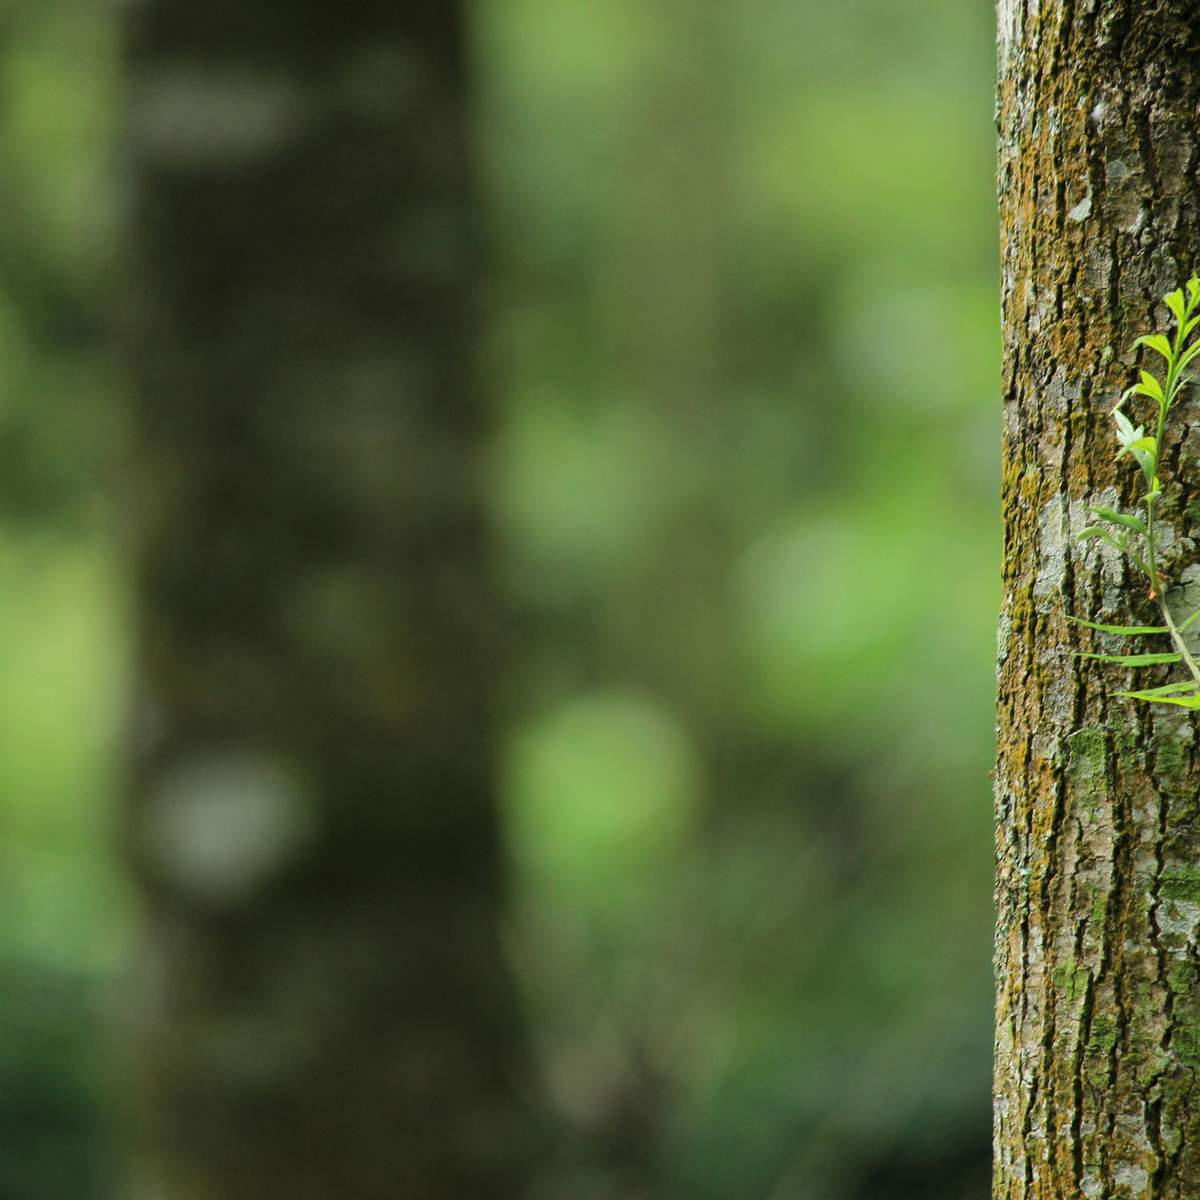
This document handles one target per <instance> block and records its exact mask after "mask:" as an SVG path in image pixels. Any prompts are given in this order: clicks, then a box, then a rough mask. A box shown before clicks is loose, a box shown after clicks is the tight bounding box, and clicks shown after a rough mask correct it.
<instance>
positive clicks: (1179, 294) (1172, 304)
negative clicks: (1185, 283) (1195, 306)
mask: <svg viewBox="0 0 1200 1200" xmlns="http://www.w3.org/2000/svg"><path fill="white" fill-rule="evenodd" d="M1163 303H1164V304H1165V305H1166V306H1167V307H1168V308H1169V309H1170V310H1171V312H1173V313H1174V314H1175V320H1177V321H1178V322H1179V323H1180V324H1181V325H1182V324H1183V322H1184V320H1185V319H1186V318H1185V316H1184V313H1185V311H1186V308H1185V305H1184V300H1183V289H1182V288H1179V289H1178V290H1177V291H1174V292H1171V293H1170V294H1169V295H1166V296H1164V297H1163Z"/></svg>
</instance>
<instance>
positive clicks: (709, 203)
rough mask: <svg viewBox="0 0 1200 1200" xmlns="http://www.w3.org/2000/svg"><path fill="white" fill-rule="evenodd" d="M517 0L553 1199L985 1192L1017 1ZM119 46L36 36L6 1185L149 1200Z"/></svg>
mask: <svg viewBox="0 0 1200 1200" xmlns="http://www.w3.org/2000/svg"><path fill="white" fill-rule="evenodd" d="M475 16H476V32H477V51H478V55H477V57H478V64H479V87H478V91H479V130H478V137H479V144H480V147H481V150H482V154H483V158H484V162H485V166H486V169H485V172H484V177H485V183H486V198H487V212H486V215H487V220H488V232H489V237H490V243H491V246H492V249H493V260H492V261H493V269H492V272H491V277H490V280H489V288H488V309H489V330H490V332H489V338H488V344H487V346H486V347H485V364H484V365H485V378H486V380H487V381H488V384H489V386H490V387H491V388H492V390H493V393H494V397H495V402H496V405H497V409H498V414H499V421H498V428H497V439H498V441H497V447H496V455H495V487H494V495H495V513H496V521H497V526H498V529H499V530H500V534H501V540H502V547H501V549H502V554H501V556H500V560H501V566H502V570H503V571H504V575H505V580H506V583H507V587H508V590H509V594H510V596H511V599H512V603H513V611H514V614H515V616H516V621H515V623H514V627H513V640H512V652H511V655H510V662H509V692H510V703H509V713H510V717H511V729H510V736H509V739H508V743H507V750H506V755H505V761H504V777H503V787H504V795H505V802H506V805H507V810H508V815H509V840H510V845H511V852H512V859H513V864H514V873H515V887H514V893H515V904H514V915H513V921H512V929H511V944H512V947H513V956H514V960H515V961H516V963H517V965H518V967H519V970H520V972H521V976H522V979H523V981H524V986H525V990H526V994H527V999H528V1011H529V1015H530V1023H531V1026H532V1029H533V1034H534V1037H535V1041H536V1044H537V1049H538V1053H539V1059H540V1062H541V1065H542V1067H543V1070H544V1075H545V1079H546V1083H547V1089H548V1092H549V1095H550V1097H551V1099H552V1101H553V1103H554V1105H555V1107H556V1109H557V1111H558V1114H559V1118H560V1120H561V1122H562V1123H563V1126H564V1128H565V1129H566V1130H567V1131H568V1136H567V1137H566V1138H565V1139H564V1144H563V1148H562V1151H561V1153H560V1154H559V1156H558V1158H557V1159H556V1160H555V1161H554V1162H553V1163H551V1164H549V1166H548V1171H547V1178H546V1179H545V1180H544V1181H543V1184H542V1194H543V1195H544V1196H545V1197H547V1198H553V1200H560V1198H564V1200H565V1198H566V1197H570V1198H571V1200H590V1198H593V1197H594V1198H596V1200H601V1198H604V1200H641V1198H645V1200H675V1198H678V1200H732V1198H737V1200H792V1198H803V1200H868V1198H880V1200H885V1198H903V1197H909V1196H912V1197H922V1198H924V1200H966V1198H967V1197H975V1198H977V1200H982V1198H983V1197H984V1196H985V1195H986V1194H987V1188H988V1180H989V1177H990V1172H989V1167H988V1144H989V1136H990V1135H989V1126H990V1115H989V1112H990V1108H989V1100H988V1092H989V1070H990V1066H989V1064H990V1048H991V1033H990V1026H991V976H990V966H989V964H990V953H991V906H990V869H991V868H990V863H991V857H990V855H991V849H990V847H991V837H990V803H989V784H988V779H987V770H988V767H989V765H990V760H991V754H992V727H993V721H992V711H991V709H992V689H993V665H992V646H993V644H994V643H993V630H994V613H995V608H996V599H997V594H998V587H997V570H996V565H997V559H998V549H999V537H998V515H997V503H996V496H997V477H998V455H999V448H998V440H999V422H998V420H997V405H996V402H995V401H996V393H997V374H998V370H997V363H998V330H997V306H996V302H995V296H996V279H995V275H996V235H995V218H994V209H993V200H992V193H993V187H992V179H993V166H992V164H993V133H992V91H993V66H992V60H993V17H992V13H991V11H990V5H986V4H963V3H961V0H920V2H918V0H902V2H899V3H897V2H896V0H842V2H841V3H839V4H836V5H835V4H828V3H821V2H819V0H744V2H743V3H741V4H738V5H728V4H719V3H717V2H716V0H654V2H653V3H647V2H646V0H575V2H574V3H571V4H562V3H561V2H559V0H503V3H501V2H499V0H490V2H486V0H485V2H484V3H480V4H479V5H478V6H477V7H476V9H475ZM112 33H113V30H112V26H111V14H110V13H109V12H108V10H107V8H106V6H103V5H78V4H75V3H72V2H70V0H8V3H7V4H6V5H5V6H4V9H3V12H0V35H2V40H0V89H2V99H3V102H2V103H0V205H2V212H3V220H0V518H2V519H0V663H2V666H3V669H2V670H0V728H2V729H3V730H4V737H3V739H0V814H2V815H0V820H2V821H3V833H4V836H3V838H2V839H0V904H2V905H3V913H4V919H3V920H2V921H0V989H2V990H0V995H2V996H3V1001H2V1002H0V1200H59V1198H61V1200H89V1198H91V1197H108V1196H110V1195H111V1191H110V1189H109V1187H108V1184H107V1171H106V1166H105V1162H106V1149H105V1147H106V1145H107V1144H108V1141H109V1138H108V1129H109V1125H110V1120H111V1112H112V1110H113V1108H114V1102H113V1099H112V1096H111V1094H110V1089H109V1088H108V1087H107V1086H106V1085H105V1083H104V1082H103V1081H104V1080H105V1079H107V1078H110V1077H111V1072H109V1071H108V1070H106V1058H107V1052H106V1044H105V1038H104V1035H103V1033H102V1030H103V1028H104V1021H105V1019H106V1017H107V1016H109V1015H111V1012H112V1009H113V1008H114V1006H115V1005H116V1004H117V1003H118V1002H119V995H120V993H119V988H118V987H117V986H116V985H117V977H118V975H119V967H120V961H121V945H122V939H123V930H124V928H125V925H126V922H127V914H126V912H125V910H124V907H123V901H122V895H121V891H120V886H119V880H118V878H117V872H116V870H115V867H114V865H113V863H114V853H113V848H114V846H115V844H116V840H117V838H116V832H115V828H114V827H115V820H114V813H115V807H116V806H115V804H114V801H113V797H114V794H115V791H116V788H115V785H114V781H115V778H116V774H117V759H116V752H115V747H116V744H117V737H118V732H119V729H120V723H121V719H122V718H121V710H122V704H123V685H122V679H121V663H122V659H123V641H124V636H125V634H124V629H125V621H124V614H123V612H122V601H121V590H120V586H119V575H120V567H119V563H118V562H117V561H116V551H115V550H114V549H113V547H114V545H115V544H116V540H117V539H115V538H114V537H113V536H112V533H113V531H112V524H113V522H112V520H111V518H110V516H109V515H108V512H109V505H108V501H107V500H106V496H108V495H109V494H111V493H112V491H113V490H114V489H113V488H112V487H111V486H110V477H112V476H114V475H116V474H119V473H117V472H114V470H113V467H112V455H111V453H109V452H108V450H107V449H106V447H108V446H110V445H111V442H112V439H111V436H110V432H111V431H110V428H109V426H110V424H111V413H112V410H113V405H112V396H113V394H114V393H113V389H114V387H115V386H117V384H116V382H115V380H114V373H113V371H112V369H111V365H110V357H109V355H108V352H107V350H106V348H105V336H104V335H105V332H106V330H105V328H104V321H105V320H107V317H106V316H105V315H104V314H105V312H106V308H107V301H108V299H109V298H110V297H111V295H112V290H111V289H112V276H113V274H114V272H116V271H117V270H118V267H117V263H116V258H115V255H114V253H113V250H112V245H113V238H112V231H113V210H114V208H115V206H116V199H117V197H118V195H119V186H120V176H119V163H118V162H115V161H114V158H113V155H112V154H111V152H110V149H109V147H110V145H111V138H110V134H111V129H112V125H113V123H114V120H115V100H114V97H115V89H114V86H113V74H114V54H113V36H112Z"/></svg>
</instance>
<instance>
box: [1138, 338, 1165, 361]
mask: <svg viewBox="0 0 1200 1200" xmlns="http://www.w3.org/2000/svg"><path fill="white" fill-rule="evenodd" d="M1139 346H1147V347H1148V348H1149V349H1151V350H1154V351H1157V353H1159V354H1161V355H1162V356H1163V358H1165V359H1166V360H1167V362H1170V361H1171V359H1172V358H1174V357H1175V352H1174V350H1172V348H1171V343H1170V342H1169V341H1167V339H1166V338H1165V337H1163V335H1162V334H1161V333H1147V334H1146V335H1145V336H1143V337H1140V338H1138V340H1137V341H1136V342H1134V343H1133V348H1134V349H1135V350H1136V349H1137V348H1138V347H1139Z"/></svg>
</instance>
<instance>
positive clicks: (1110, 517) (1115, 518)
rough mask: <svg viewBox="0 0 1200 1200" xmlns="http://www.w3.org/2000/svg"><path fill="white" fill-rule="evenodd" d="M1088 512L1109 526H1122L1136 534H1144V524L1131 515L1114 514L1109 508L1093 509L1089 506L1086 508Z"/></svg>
mask: <svg viewBox="0 0 1200 1200" xmlns="http://www.w3.org/2000/svg"><path fill="white" fill-rule="evenodd" d="M1088 512H1090V513H1094V514H1095V515H1096V516H1097V517H1099V518H1100V520H1102V521H1107V522H1108V523H1109V524H1110V525H1124V526H1125V528H1126V529H1136V530H1137V532H1138V533H1145V532H1146V522H1145V521H1143V520H1142V518H1141V517H1135V516H1134V515H1133V514H1132V513H1122V512H1115V511H1114V510H1113V509H1111V508H1094V507H1092V506H1091V505H1089V506H1088Z"/></svg>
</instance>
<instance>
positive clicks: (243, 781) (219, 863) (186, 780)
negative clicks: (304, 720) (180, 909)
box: [144, 752, 316, 906]
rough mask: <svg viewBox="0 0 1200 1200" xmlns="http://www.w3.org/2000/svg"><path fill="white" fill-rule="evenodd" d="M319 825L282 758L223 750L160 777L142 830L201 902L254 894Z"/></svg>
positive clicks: (170, 871) (164, 864)
mask: <svg viewBox="0 0 1200 1200" xmlns="http://www.w3.org/2000/svg"><path fill="white" fill-rule="evenodd" d="M315 825H316V821H315V815H314V811H313V805H312V802H311V800H310V798H309V797H308V795H307V794H306V793H305V791H304V789H303V788H302V787H301V785H300V783H299V781H298V780H297V778H296V777H295V775H294V774H293V773H292V772H291V771H289V770H288V769H287V768H286V767H285V766H284V765H283V764H282V763H280V762H278V761H276V760H275V759H272V758H269V757H266V756H264V755H257V754H250V753H244V752H234V753H217V754H211V755H208V756H205V757H202V758H196V759H192V760H190V761H188V762H186V763H184V764H183V765H182V766H179V767H176V768H175V769H174V770H173V771H171V772H169V773H168V774H167V775H166V776H165V777H164V778H163V779H162V780H161V782H160V783H159V785H158V787H157V788H156V789H155V790H154V792H153V793H152V795H151V797H150V803H149V810H148V812H147V816H146V823H145V826H144V837H145V840H146V847H147V849H148V850H149V852H150V854H151V856H152V857H153V859H154V860H155V862H156V864H157V866H158V868H159V870H160V871H161V872H162V873H163V874H164V876H165V877H166V878H167V879H169V880H170V881H171V882H172V883H174V884H175V885H176V886H178V887H179V888H180V889H182V890H183V891H185V892H186V893H187V894H189V895H190V896H192V897H193V898H194V899H196V900H198V901H200V902H202V903H207V904H212V905H217V906H226V905H231V904H236V903H238V902H240V901H244V900H247V899H249V898H250V897H251V896H253V895H254V894H255V893H256V892H257V891H259V889H260V888H262V887H263V886H264V885H265V884H267V883H268V882H269V881H270V880H272V879H273V878H275V877H276V876H277V874H278V873H279V871H280V870H281V869H282V868H283V867H285V866H286V865H287V864H289V863H290V862H292V861H294V859H295V858H296V857H297V856H298V855H299V854H300V853H301V852H302V850H303V849H304V847H305V846H306V845H307V844H308V843H309V842H310V841H311V840H312V838H313V835H314V833H315V832H316V830H315Z"/></svg>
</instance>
